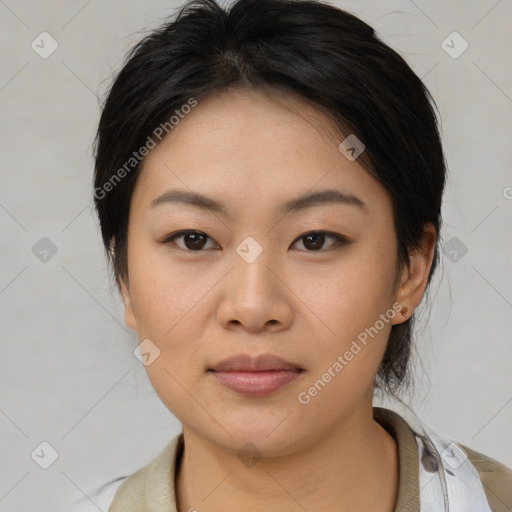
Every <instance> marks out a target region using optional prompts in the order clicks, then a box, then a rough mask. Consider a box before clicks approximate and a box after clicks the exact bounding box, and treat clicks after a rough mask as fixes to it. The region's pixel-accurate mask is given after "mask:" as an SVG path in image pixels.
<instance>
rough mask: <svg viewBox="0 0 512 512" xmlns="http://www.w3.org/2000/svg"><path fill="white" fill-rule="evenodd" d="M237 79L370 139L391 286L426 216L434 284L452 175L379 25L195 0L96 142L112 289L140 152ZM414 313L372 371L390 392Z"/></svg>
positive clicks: (311, 4)
mask: <svg viewBox="0 0 512 512" xmlns="http://www.w3.org/2000/svg"><path fill="white" fill-rule="evenodd" d="M232 87H245V88H250V89H256V90H279V91H281V92H283V91H284V92H288V93H291V94H293V95H299V96H300V97H301V98H302V99H304V100H306V101H309V102H310V103H311V104H313V105H314V106H316V107H317V108H318V109H320V110H321V111H322V112H325V113H327V114H328V115H329V116H330V117H331V118H332V119H333V120H334V122H335V123H336V124H337V126H338V127H339V129H340V133H342V134H345V135H348V134H354V135H355V136H356V137H357V138H358V139H359V140H360V141H361V142H362V143H363V144H364V146H365V151H364V153H363V155H362V157H361V158H360V160H359V161H360V163H361V165H364V167H365V168H366V169H367V170H368V172H370V173H371V174H372V176H374V177H375V179H377V180H378V181H379V182H380V183H382V184H383V185H384V187H385V188H386V189H387V191H388V193H389V194H390V197H391V199H392V204H393V221H394V226H395V232H396V235H397V268H396V279H395V289H396V286H397V285H398V280H399V277H400V274H401V271H402V269H404V268H405V267H406V266H407V265H408V263H409V251H412V250H416V249H419V248H420V242H421V237H422V234H423V229H424V225H425V223H427V222H431V223H432V224H433V226H434V227H435V229H436V233H437V234H438V237H437V241H436V246H435V250H434V258H433V261H432V265H431V269H430V273H429V276H428V281H427V289H428V285H429V284H430V281H431V278H432V275H433V273H434V271H435V269H436V267H437V264H438V260H439V240H440V238H439V232H440V228H441V201H442V195H443V189H444V186H445V181H446V167H445V160H444V156H443V151H442V146H441V140H440V135H439V130H438V122H437V117H436V113H435V110H434V108H435V102H434V100H433V98H432V97H431V95H430V93H429V91H428V90H427V88H426V87H425V85H424V84H423V82H422V81H421V80H420V78H419V77H418V76H417V75H416V74H415V73H414V72H413V71H412V69H411V68H410V67H409V66H408V65H407V63H406V62H405V61H404V59H403V58H402V57H401V56H400V55H398V54H397V53H396V52H395V51H394V50H393V49H391V48H390V47H389V46H387V45H386V44H385V43H383V42H382V41H381V40H380V39H379V38H378V37H377V35H376V34H375V31H374V29H373V28H372V27H370V26H369V25H367V24H366V23H365V22H363V21H361V20H360V19H359V18H357V17H355V16H354V15H352V14H350V13H348V12H345V11H343V10H340V9H338V8H336V7H333V6H331V5H328V4H325V3H321V2H319V1H305V0H237V1H235V2H234V3H232V4H231V5H230V6H229V8H225V9H224V8H222V7H221V6H219V5H218V4H217V3H216V2H215V1H214V0H194V1H191V2H188V3H187V4H185V5H184V6H183V7H182V8H181V10H180V11H179V13H178V15H177V16H176V17H175V19H173V20H172V21H168V20H167V21H166V23H165V24H164V25H162V26H161V27H160V28H159V29H157V30H154V31H153V32H151V33H150V34H149V35H148V36H146V37H145V38H144V39H143V40H142V41H140V42H139V43H138V44H137V45H136V46H134V47H133V48H132V49H131V51H130V52H129V53H128V55H127V58H126V61H125V63H124V66H123V67H122V69H121V70H120V72H119V73H118V74H117V76H116V77H115V80H114V82H113V84H112V86H111V88H110V90H109V92H108V95H107V98H106V101H105V103H104V105H103V109H102V115H101V120H100V123H99V128H98V133H97V138H96V141H95V175H94V187H95V191H94V200H95V206H96V210H97V213H98V216H99V220H100V225H101V234H102V239H103V243H104V246H105V250H106V254H107V257H108V258H109V263H110V264H111V266H112V269H113V275H114V277H115V280H116V283H117V285H118V286H120V283H121V281H124V282H127V279H128V272H127V270H128V262H127V232H128V220H129V207H130V199H131V196H132V192H133V190H134V186H135V183H136V180H137V177H138V175H139V171H140V153H139V149H140V148H144V146H145V145H147V144H148V142H149V141H150V140H151V141H154V139H155V136H156V135H155V133H157V134H160V133H161V130H160V132H159V131H158V127H159V126H164V127H166V126H167V127H168V125H169V119H170V118H171V116H173V115H174V114H176V115H178V114H180V112H182V110H181V109H182V108H183V106H184V105H191V104H193V103H192V102H194V101H195V102H199V103H200V102H201V100H202V99H204V98H206V97H207V96H210V95H213V94H215V93H217V92H221V91H225V90H227V89H229V88H232ZM155 130H157V131H156V132H155ZM341 140H342V139H340V141H341ZM142 153H143V152H142ZM134 154H136V155H137V156H138V159H135V157H134ZM127 163H129V164H128V165H127ZM414 319H415V317H414V316H411V317H410V318H409V319H408V320H406V321H405V322H403V323H401V324H398V325H393V326H392V328H391V333H390V336H389V340H388V344H387V348H386V351H385V354H384V357H383V360H382V363H381V366H380V368H379V372H378V375H377V385H378V387H380V388H382V389H384V390H386V391H388V392H389V393H391V394H393V395H395V396H396V393H397V391H398V390H399V389H401V388H402V387H403V386H404V385H407V384H408V383H409V380H410V377H409V370H408V367H409V365H408V363H409V359H410V353H411V342H412V334H413V322H414Z"/></svg>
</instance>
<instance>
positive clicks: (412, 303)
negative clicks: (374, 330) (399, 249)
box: [394, 222, 436, 324]
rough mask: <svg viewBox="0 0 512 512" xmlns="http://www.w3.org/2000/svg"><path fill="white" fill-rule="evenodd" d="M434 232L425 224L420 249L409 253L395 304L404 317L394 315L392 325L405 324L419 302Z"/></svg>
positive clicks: (427, 270) (434, 243)
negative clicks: (399, 307)
mask: <svg viewBox="0 0 512 512" xmlns="http://www.w3.org/2000/svg"><path fill="white" fill-rule="evenodd" d="M435 245H436V230H435V228H434V225H433V224H432V223H431V222H428V223H426V224H425V227H424V231H423V237H422V241H421V248H419V249H417V250H415V251H411V252H410V253H409V265H408V266H407V267H406V268H405V269H404V273H403V275H402V281H401V284H400V288H399V289H398V291H397V293H396V299H395V300H396V302H398V303H399V304H401V306H402V310H403V312H405V313H406V314H405V315H396V316H395V320H396V321H395V322H394V324H400V323H402V322H405V321H406V320H407V319H408V318H410V316H411V315H412V313H413V312H414V309H415V308H416V306H417V305H418V304H419V303H420V302H421V299H422V297H423V294H424V293H425V288H426V287H427V281H428V276H429V273H430V268H431V266H432V260H433V257H434V249H435Z"/></svg>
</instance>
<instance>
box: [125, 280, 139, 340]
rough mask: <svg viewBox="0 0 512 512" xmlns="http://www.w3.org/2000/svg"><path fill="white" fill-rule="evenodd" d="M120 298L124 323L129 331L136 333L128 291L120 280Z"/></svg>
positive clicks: (135, 323) (135, 322)
mask: <svg viewBox="0 0 512 512" xmlns="http://www.w3.org/2000/svg"><path fill="white" fill-rule="evenodd" d="M121 296H122V298H123V304H124V321H125V323H126V325H127V326H128V327H129V328H130V329H132V330H134V331H137V321H136V319H135V314H134V311H133V305H132V300H131V296H130V291H129V288H128V286H127V285H126V284H125V282H124V281H123V280H121Z"/></svg>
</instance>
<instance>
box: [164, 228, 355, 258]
mask: <svg viewBox="0 0 512 512" xmlns="http://www.w3.org/2000/svg"><path fill="white" fill-rule="evenodd" d="M189 234H193V235H203V236H205V237H206V238H208V239H210V240H212V238H210V237H209V236H208V235H207V234H206V233H203V232H202V231H194V230H183V231H178V232H176V233H173V234H171V235H169V236H168V237H166V238H165V239H164V240H162V244H164V245H170V244H172V243H174V240H176V239H177V238H182V237H183V236H185V235H189ZM308 235H326V238H332V239H334V240H335V243H334V244H333V245H332V246H331V248H332V247H334V248H335V247H337V246H340V245H345V244H347V243H348V242H349V241H348V239H347V238H346V237H344V236H343V235H339V234H338V233H332V232H330V231H308V232H307V233H304V234H303V235H300V236H299V237H297V238H296V239H295V240H294V242H293V244H292V245H294V244H295V243H296V242H298V241H299V240H301V239H303V238H306V237H307V236H308ZM178 248H179V249H181V250H183V251H186V252H205V251H206V250H208V249H199V250H196V251H194V250H191V249H187V248H185V249H183V248H182V247H179V246H178ZM210 250H211V249H210ZM327 250H330V249H327ZM306 252H310V253H315V252H326V251H325V250H322V249H319V250H316V251H315V250H313V251H308V250H306Z"/></svg>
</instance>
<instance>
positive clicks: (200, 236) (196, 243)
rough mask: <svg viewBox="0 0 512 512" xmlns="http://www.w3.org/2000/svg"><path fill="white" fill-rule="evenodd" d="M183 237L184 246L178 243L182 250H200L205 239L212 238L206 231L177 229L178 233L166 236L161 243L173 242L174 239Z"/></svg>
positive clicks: (204, 243) (203, 245)
mask: <svg viewBox="0 0 512 512" xmlns="http://www.w3.org/2000/svg"><path fill="white" fill-rule="evenodd" d="M179 238H183V242H184V247H183V246H181V245H179V244H176V245H178V247H180V248H181V249H183V250H185V251H186V250H188V251H195V252H200V251H201V250H202V249H203V248H204V247H205V245H206V240H207V239H210V240H212V239H211V238H210V237H209V236H208V235H207V234H206V233H203V232H201V231H192V230H188V231H179V232H178V233H174V234H173V235H170V236H168V237H167V238H166V239H165V240H164V241H163V242H162V243H163V244H165V245H167V244H170V243H171V242H172V243H174V241H175V240H177V239H179Z"/></svg>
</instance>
